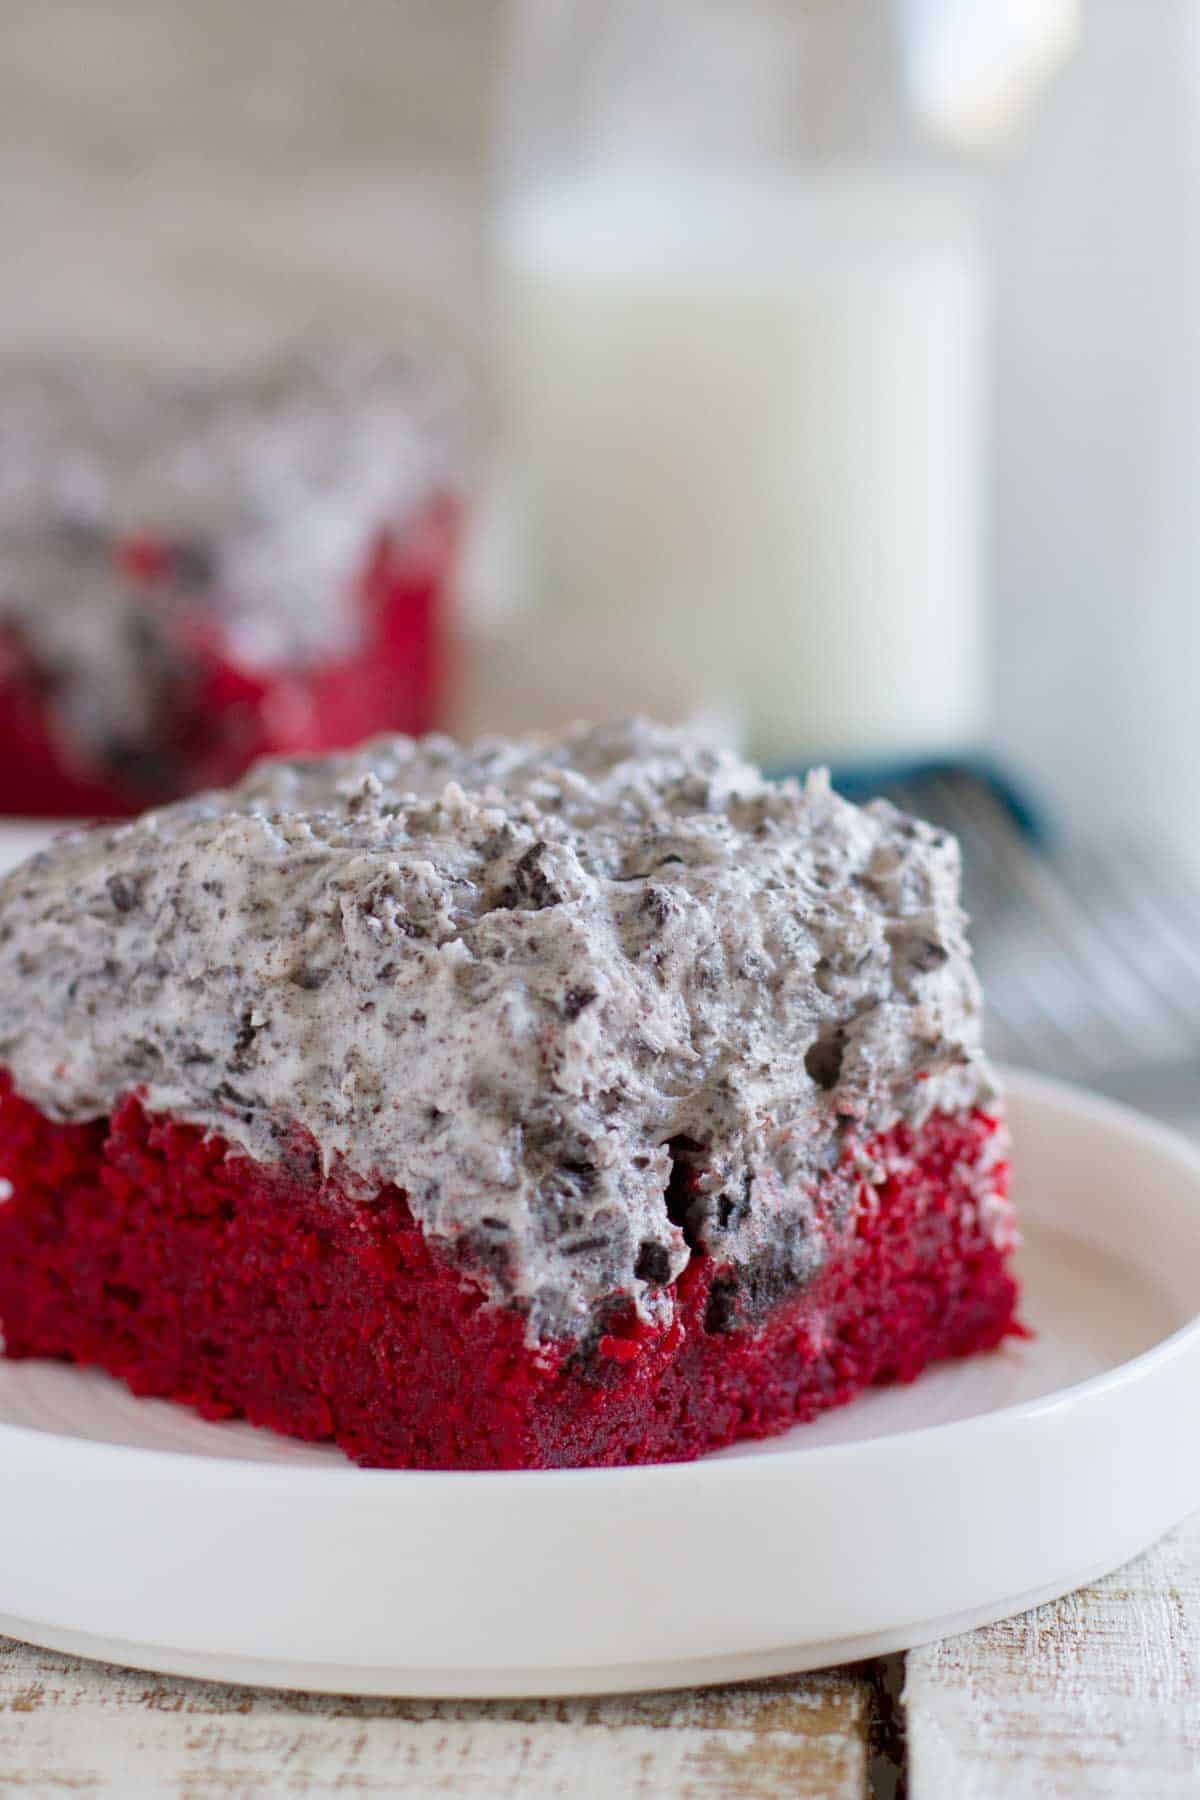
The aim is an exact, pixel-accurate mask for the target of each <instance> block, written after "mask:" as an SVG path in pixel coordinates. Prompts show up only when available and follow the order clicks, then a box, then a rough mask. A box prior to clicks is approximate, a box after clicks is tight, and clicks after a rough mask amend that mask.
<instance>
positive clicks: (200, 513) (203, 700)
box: [0, 350, 462, 815]
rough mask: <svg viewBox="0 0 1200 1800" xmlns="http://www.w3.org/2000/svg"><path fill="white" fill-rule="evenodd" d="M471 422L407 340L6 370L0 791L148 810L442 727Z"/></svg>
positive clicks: (17, 804)
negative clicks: (287, 762)
mask: <svg viewBox="0 0 1200 1800" xmlns="http://www.w3.org/2000/svg"><path fill="white" fill-rule="evenodd" d="M461 424H462V409H461V404H460V401H459V397H458V394H457V390H455V389H454V388H452V386H451V384H450V383H449V381H448V379H447V378H446V377H445V375H444V372H443V371H440V370H439V371H435V370H434V369H433V368H431V366H430V365H429V363H428V362H427V361H422V360H421V359H420V358H417V357H405V356H402V355H400V354H397V353H382V352H381V353H373V352H362V353H359V352H354V353H350V352H339V353H336V354H335V353H332V352H321V353H315V352H311V351H299V350H291V351H289V352H287V353H286V354H281V355H279V356H277V357H276V358H275V359H273V360H271V361H270V362H264V363H260V364H258V365H256V366H254V367H253V368H250V369H243V370H241V371H239V372H237V373H236V374H235V373H230V374H226V375H222V376H216V375H212V374H206V375H203V376H201V375H194V376H177V375H164V374H161V373H150V372H148V371H146V370H144V369H140V368H131V367H128V366H122V365H119V364H111V363H110V364H102V365H100V366H95V365H89V364H85V363H84V362H83V361H81V360H77V359H76V360H69V361H66V362H50V361H47V360H42V361H39V362H36V363H35V362H30V361H27V360H26V361H21V362H13V363H10V364H9V365H8V366H7V368H0V811H4V812H7V813H23V814H27V815H70V814H107V815H114V814H121V813H126V812H133V811H138V810H140V809H141V808H142V807H144V806H146V805H150V804H156V803H158V802H161V801H165V800H169V799H172V798H174V797H176V796H178V795H180V794H184V793H188V792H191V791H194V790H196V789H198V788H203V787H208V786H213V785H219V784H222V783H225V782H228V781H230V780H233V779H235V778H236V777H237V775H239V774H240V773H241V771H242V770H243V769H244V768H245V767H246V765H247V764H248V763H250V762H251V761H252V760H253V759H254V758H255V757H257V756H260V755H264V754H269V753H274V752H289V753H295V752H298V751H305V750H325V749H331V748H336V747H339V746H342V745H346V744H350V743H353V742H355V741H356V740H358V739H359V738H361V737H363V736H366V735H368V734H370V733H371V732H376V731H383V730H401V731H409V732H421V731H425V730H427V729H428V728H429V727H430V726H431V725H432V724H433V723H434V722H435V720H436V717H437V712H438V706H439V700H440V686H441V681H442V677H443V642H444V630H445V604H446V589H447V584H448V578H449V573H450V567H451V562H452V557H453V550H454V545H455V540H456V536H457V530H456V527H457V517H458V500H457V494H458V488H459V484H460V480H461V467H462V430H461Z"/></svg>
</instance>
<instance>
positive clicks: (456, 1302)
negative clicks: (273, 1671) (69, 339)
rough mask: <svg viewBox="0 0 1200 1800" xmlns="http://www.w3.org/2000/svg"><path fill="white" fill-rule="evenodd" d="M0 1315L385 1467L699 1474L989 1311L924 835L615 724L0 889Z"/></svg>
mask: <svg viewBox="0 0 1200 1800" xmlns="http://www.w3.org/2000/svg"><path fill="white" fill-rule="evenodd" d="M0 1062H2V1063H3V1065H4V1066H5V1067H6V1069H7V1074H6V1076H5V1077H4V1078H3V1082H2V1085H0V1177H2V1180H3V1186H2V1187H0V1195H3V1199H2V1200H0V1328H2V1330H3V1334H4V1340H5V1350H6V1353H7V1354H8V1355H9V1356H14V1357H22V1356H55V1357H65V1358H70V1359H73V1360H75V1361H78V1362H81V1363H86V1364H94V1365H97V1366H99V1367H101V1368H104V1369H107V1370H109V1371H111V1372H112V1373H113V1374H114V1375H117V1376H119V1377H120V1378H121V1379H122V1380H124V1381H125V1382H127V1383H128V1385H129V1386H130V1387H131V1388H132V1389H133V1390H134V1391H135V1392H137V1393H140V1394H155V1395H165V1396H168V1397H170V1398H173V1399H175V1400H178V1401H181V1402H184V1403H186V1404H189V1405H191V1406H194V1407H196V1408H197V1409H199V1410H200V1411H201V1412H203V1413H205V1414H206V1415H208V1416H210V1417H229V1416H238V1417H245V1418H248V1419H250V1420H252V1421H254V1422H255V1423H257V1424H260V1425H267V1426H271V1427H273V1428H275V1429H277V1430H279V1431H284V1432H288V1433H291V1434H293V1435H295V1436H298V1437H302V1438H308V1439H314V1440H317V1439H333V1440H334V1441H335V1442H336V1443H338V1444H339V1445H341V1446H342V1448H343V1449H344V1450H346V1451H347V1452H348V1453H349V1455H351V1456H352V1457H354V1458H355V1459H356V1460H357V1461H359V1462H361V1463H364V1464H368V1465H378V1466H386V1467H425V1468H522V1467H547V1466H577V1465H584V1464H612V1463H628V1462H642V1461H653V1460H664V1459H677V1458H686V1457H692V1456H696V1455H698V1454H701V1453H703V1452H704V1451H706V1450H710V1449H713V1448H716V1447H718V1446H720V1445H723V1444H728V1443H731V1442H733V1441H734V1440H736V1439H738V1438H743V1437H756V1436H763V1435H765V1434H768V1433H771V1432H778V1431H781V1430H784V1429H786V1428H787V1427H788V1426H790V1425H792V1424H793V1423H795V1422H796V1421H797V1420H804V1419H808V1418H811V1417H812V1416H813V1415H814V1414H816V1413H818V1412H820V1411H821V1410H823V1409H824V1408H826V1407H829V1406H832V1405H836V1404H839V1403H840V1402H842V1401H845V1400H848V1399H849V1398H851V1397H852V1396H853V1395H854V1394H856V1393H857V1392H859V1391H860V1390H861V1389H862V1388H863V1387H864V1386H866V1385H867V1384H869V1383H871V1382H877V1381H888V1380H897V1379H898V1380H908V1379H911V1378H912V1377H914V1376H915V1375H917V1374H918V1373H919V1372H920V1370H921V1369H922V1368H923V1367H924V1366H925V1365H926V1364H927V1363H929V1362H930V1361H932V1360H934V1359H936V1358H939V1357H946V1356H959V1355H963V1354H966V1353H968V1352H971V1351H975V1350H981V1349H985V1348H988V1347H990V1346H993V1345H995V1344H997V1343H999V1342H1000V1340H1001V1339H1002V1338H1004V1336H1005V1335H1006V1334H1007V1333H1009V1332H1011V1331H1013V1330H1015V1329H1016V1326H1015V1324H1014V1306H1015V1301H1016V1289H1015V1285H1014V1282H1013V1278H1012V1275H1011V1273H1010V1270H1009V1266H1008V1264H1009V1256H1010V1252H1011V1249H1012V1246H1013V1242H1014V1230H1013V1220H1012V1213H1011V1209H1010V1206H1009V1203H1008V1199H1007V1194H1006V1187H1007V1163H1006V1135H1005V1129H1004V1124H1003V1117H1002V1109H1001V1106H1000V1102H999V1100H998V1097H997V1095H996V1092H995V1088H994V1086H993V1083H992V1081H991V1079H990V1076H989V1073H988V1070H987V1068H986V1065H985V1063H984V1062H983V1060H982V1057H981V1053H980V1050H979V997H978V991H977V988H976V984H975V981H974V977H973V974H972V971H971V968H970V962H969V955H968V952H967V949H966V945H965V942H964V939H963V935H962V917H961V913H960V910H959V906H958V869H957V850H956V847H955V845H954V844H953V841H952V840H950V839H948V838H947V837H946V836H945V835H944V834H941V833H938V832H936V831H934V830H933V829H932V828H930V827H928V826H925V825H922V824H920V823H918V822H916V821H914V820H910V819H907V818H905V817H903V816H902V815H901V814H899V813H897V812H895V811H894V810H893V809H892V808H891V807H889V806H887V805H886V804H884V803H879V804H876V805H874V806H871V807H868V808H865V809H861V810H860V809H858V808H856V807H852V806H850V805H848V804H847V803H845V802H843V801H841V800H839V799H838V798H837V797H836V796H835V795H834V794H833V793H832V792H831V791H830V789H829V787H828V784H827V782H826V781H825V780H824V779H823V778H822V777H820V776H817V777H811V778H810V779H809V781H808V783H807V784H805V785H798V784H796V783H781V784H770V783H767V782H765V781H763V780H762V779H761V778H760V777H759V776H758V775H757V774H756V773H755V771H753V770H752V769H750V768H748V767H746V766H745V765H744V764H742V763H739V762H738V761H737V760H736V759H734V758H732V757H729V756H727V755H724V754H721V753H716V752H713V751H711V750H709V749H707V748H705V747H703V746H702V745H699V744H697V743H695V742H692V741H689V740H688V739H687V738H686V737H684V736H682V735H680V734H677V733H672V732H667V731H664V730H660V729H658V728H655V727H651V726H645V725H635V726H629V727H621V728H613V729H605V730H590V731H583V730H579V731H575V732H572V733H568V734H565V735H564V736H562V737H561V738H558V739H554V740H528V741H518V742H500V741H490V742H485V743H482V744H480V745H477V746H475V747H473V748H469V749H461V748H459V747H458V746H456V745H454V744H452V743H450V742H449V741H448V740H446V739H437V738H431V739H426V740H423V741H421V742H413V741H412V740H409V739H404V738H391V739H380V740H378V741H376V742H374V743H371V744H368V745H366V746H365V747H364V748H363V749H362V750H360V751H358V752H356V753H354V754H351V755H346V756H341V757H333V758H323V759H310V760H307V761H301V762H294V763H290V764H289V763H277V764H273V765H272V764H266V765H262V766H261V767H260V768H259V769H257V770H256V771H254V772H252V774H251V775H250V776H249V777H248V778H247V779H246V780H245V781H244V782H243V783H242V784H241V785H240V786H238V787H236V788H233V789H231V790H229V791H227V792H224V793H217V794H211V795H206V796H202V797H200V798H198V799H196V800H192V801H185V802H181V803H179V804H177V805H174V806H171V807H168V808H166V809H164V810H161V811H159V812H157V813H150V814H147V815H145V816H144V817H143V818H142V819H140V820H138V821H137V822H135V823H133V824H130V825H127V826H122V827H117V828H112V829H106V830H103V831H94V832H89V833H77V834H74V835H73V836H70V837H67V838H65V839H63V840H61V841H60V842H59V843H58V844H57V845H55V846H54V847H53V848H52V849H51V850H49V851H47V852H44V853H42V854H41V855H39V856H37V857H35V858H33V859H31V861H30V862H28V863H26V864H25V865H24V866H23V867H22V868H21V869H19V870H17V871H15V872H14V873H13V874H12V875H11V876H9V877H8V878H7V879H6V880H5V881H4V882H3V883H2V884H0Z"/></svg>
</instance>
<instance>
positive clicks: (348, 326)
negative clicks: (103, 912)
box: [0, 0, 1200, 1113]
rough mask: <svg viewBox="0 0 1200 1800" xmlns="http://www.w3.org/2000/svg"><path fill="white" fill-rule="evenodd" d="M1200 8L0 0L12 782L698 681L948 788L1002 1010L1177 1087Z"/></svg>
mask: <svg viewBox="0 0 1200 1800" xmlns="http://www.w3.org/2000/svg"><path fill="white" fill-rule="evenodd" d="M1198 49H1200V45H1198V40H1197V0H1141V3H1139V4H1137V5H1133V4H1131V3H1130V0H890V3H889V0H870V3H866V0H864V3H862V4H859V3H858V0H516V3H515V4H510V3H508V0H345V3H344V4H343V5H341V6H339V7H337V8H333V7H330V6H329V5H327V4H325V3H324V0H257V4H255V5H254V6H252V7H250V6H245V5H243V4H235V0H206V3H205V4H204V5H200V4H199V0H6V5H5V8H4V31H3V48H2V50H0V216H2V219H3V230H4V241H5V251H6V255H5V271H6V278H5V280H4V282H3V283H2V284H0V353H2V356H3V363H2V364H0V633H2V643H0V648H2V649H3V657H2V658H0V764H3V766H4V767H5V768H7V769H8V771H9V775H8V776H7V777H6V778H5V779H4V781H3V782H0V803H3V804H4V806H5V807H6V808H7V810H8V811H9V812H11V813H22V812H24V813H27V812H30V811H34V810H40V811H47V812H58V813H60V814H62V813H77V812H79V811H85V812H87V811H96V812H100V811H117V810H122V809H128V807H130V806H132V805H135V804H141V803H144V802H145V801H146V800H147V799H157V798H162V797H164V796H165V795H166V794H167V793H169V792H174V791H181V790H182V789H185V788H188V787H192V786H195V785H197V784H198V783H199V782H200V781H201V780H210V779H215V778H221V779H225V778H228V776H229V775H230V774H231V773H232V772H236V769H237V768H238V767H240V766H241V764H242V763H243V762H244V761H245V760H246V758H247V757H248V756H249V755H251V754H253V753H258V752H260V751H262V750H264V749H265V750H274V749H295V748H300V747H304V746H309V745H311V746H314V747H321V746H322V745H324V744H327V743H333V742H344V741H346V740H347V738H352V737H354V736H357V735H361V732H362V731H365V730H371V729H377V728H381V727H383V726H399V727H401V728H405V729H424V728H427V727H428V726H430V725H437V726H444V727H447V728H450V729H454V730H457V731H461V732H464V733H475V732H479V731H486V730H493V729H503V730H512V729H520V728H525V727H530V726H543V725H553V724H556V723H559V722H562V721H563V720H565V719H568V718H572V717H577V716H590V717H598V716H604V715H610V714H616V713H624V712H628V711H630V710H635V709H636V710H643V711H648V712H652V713H656V714H660V715H663V716H666V717H668V718H672V719H690V720H695V721H697V722H698V723H699V724H700V725H701V726H702V728H704V729H706V730H708V731H711V732H714V733H716V734H718V735H721V736H723V737H725V738H727V739H728V740H729V741H731V742H733V743H736V744H737V745H739V746H741V747H743V748H745V749H746V750H747V751H748V752H749V753H750V754H752V755H753V756H755V757H756V758H757V759H759V760H760V761H762V762H764V763H765V764H766V765H767V766H768V767H770V768H772V769H775V770H780V771H784V770H789V769H798V768H801V767H803V766H805V765H806V764H808V763H810V762H811V761H813V760H822V761H829V762H830V763H832V765H833V767H834V769H835V773H836V774H837V776H838V778H839V779H840V780H841V782H842V784H843V786H844V787H845V788H846V789H847V791H850V792H852V793H854V794H855V795H856V796H857V795H862V794H867V793H873V792H887V793H890V794H892V795H893V796H894V797H896V798H898V799H899V800H900V801H901V802H902V803H904V804H906V805H909V806H911V807H913V808H914V809H915V810H919V811H922V812H925V813H928V814H930V815H932V816H934V817H937V818H939V819H941V820H943V821H944V822H946V823H948V824H950V825H952V826H953V827H954V828H955V829H956V830H957V831H959V833H960V835H961V836H962V838H963V841H964V851H965V856H966V862H967V884H968V897H969V901H970V904H971V907H972V910H973V912H974V914H975V916H976V930H977V938H978V949H979V956H980V960H981V963H982V964H983V972H984V976H985V979H986V981H987V983H988V987H989V995H990V1000H991V1003H992V1008H993V1024H992V1030H993V1041H994V1043H995V1046H996V1047H997V1048H998V1049H1000V1050H1001V1051H1003V1052H1004V1053H1005V1054H1009V1055H1012V1056H1014V1057H1015V1058H1018V1059H1019V1060H1021V1061H1024V1062H1027V1063H1032V1064H1035V1065H1037V1066H1041V1067H1043V1068H1047V1069H1052V1070H1059V1071H1062V1072H1064V1073H1068V1074H1071V1075H1075V1076H1080V1077H1083V1078H1084V1079H1087V1080H1089V1081H1091V1082H1093V1083H1094V1084H1095V1085H1099V1086H1107V1087H1110V1088H1112V1089H1113V1090H1114V1091H1116V1092H1120V1093H1123V1094H1128V1095H1130V1096H1131V1097H1134V1098H1139V1099H1149V1100H1152V1101H1153V1102H1154V1103H1156V1104H1158V1105H1160V1106H1162V1107H1163V1108H1164V1109H1173V1108H1178V1109H1184V1110H1191V1111H1195V1112H1197V1113H1200V1081H1198V1080H1197V1069H1198V1068H1200V705H1198V704H1197V699H1196V686H1197V676H1198V672H1200V604H1198V601H1200V585H1198V583H1200V506H1198V505H1197V501H1196V495H1197V492H1198V491H1200V483H1198V481H1197V475H1198V474H1200V470H1198V469H1197V460H1198V457H1200V332H1198V330H1197V324H1196V321H1197V319H1198V318H1200V311H1198V308H1197V299H1198V297H1200V296H1198V291H1197V290H1198V281H1197V273H1198V270H1200V261H1198V250H1200V186H1198V182H1200V136H1198V130H1197V120H1198V117H1200V114H1198V110H1197V98H1196V91H1197V82H1198V80H1200V55H1198ZM297 345H299V346H302V347H303V348H302V349H301V351H299V352H297V350H296V346H297ZM347 357H349V359H350V364H352V365H353V369H352V372H351V373H350V374H346V373H345V367H346V366H347V365H346V359H347ZM364 357H365V358H366V362H367V364H369V367H368V369H367V372H366V373H365V374H364V373H363V358H364ZM355 358H357V359H358V361H357V362H355ZM297 359H299V360H297ZM264 369H268V370H269V371H270V374H269V378H268V377H264V375H263V370H264ZM313 369H316V370H317V372H318V377H319V378H317V377H314V375H313ZM331 369H332V370H333V371H334V373H333V374H331V373H330V370H331ZM114 370H115V371H117V373H116V374H114ZM134 390H137V392H139V393H140V394H141V396H142V399H141V401H140V403H139V405H137V406H132V405H130V406H127V405H126V404H125V402H124V400H114V398H113V396H114V394H118V395H124V394H128V393H129V392H132V391H134ZM118 415H119V416H118ZM398 446H399V448H398ZM314 520H319V521H320V529H319V530H318V529H317V528H316V526H315V525H314V523H313V522H314ZM306 521H307V524H306V523H305V522H306ZM247 571H250V574H249V575H248V574H247ZM280 571H286V579H284V575H283V574H281V573H279V572H280ZM251 576H252V577H253V578H252V579H251ZM284 589H286V590H287V591H286V592H284V591H283V590H284ZM283 616H286V617H287V619H288V620H289V621H290V622H289V624H288V628H287V630H286V631H284V632H282V633H281V631H280V630H278V629H276V623H277V619H278V617H283ZM114 618H117V619H119V620H120V625H119V631H120V645H119V654H118V652H117V651H114V649H113V643H114V642H115V641H116V640H115V638H114V637H113V635H112V632H111V631H110V629H109V624H108V621H110V620H111V619H114ZM264 619H266V620H267V621H268V623H269V626H270V628H269V629H268V628H267V627H266V626H264ZM314 621H317V623H314ZM318 625H319V628H318ZM264 644H268V645H270V646H272V648H270V649H269V650H266V649H264V648H263V646H264ZM118 662H119V673H120V680H119V681H118V680H116V678H115V676H114V674H113V670H114V668H116V667H117V664H118ZM139 684H141V685H140V686H139ZM147 684H149V685H148V687H147ZM150 688H152V689H153V692H152V694H151V700H150V701H147V700H146V697H145V693H146V691H149V689H150ZM114 696H115V697H114ZM106 709H107V710H106ZM118 711H119V712H120V714H121V718H122V721H123V722H122V724H121V728H120V729H119V730H118V729H116V728H115V727H114V724H113V715H114V713H115V712H118ZM134 714H136V716H137V719H138V721H139V722H138V726H137V729H136V730H134V729H133V728H132V727H131V726H130V725H129V723H128V721H129V719H130V718H131V717H132V716H133V715H134ZM101 715H103V716H101ZM97 720H99V723H97ZM181 720H186V729H184V727H183V725H181V723H180V721H181ZM6 734H7V735H6ZM164 738H167V739H169V742H165V743H164V741H162V740H164ZM46 768H50V769H51V773H50V774H46V773H45V769H46ZM39 769H42V770H43V773H42V775H39V773H38V771H39Z"/></svg>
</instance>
